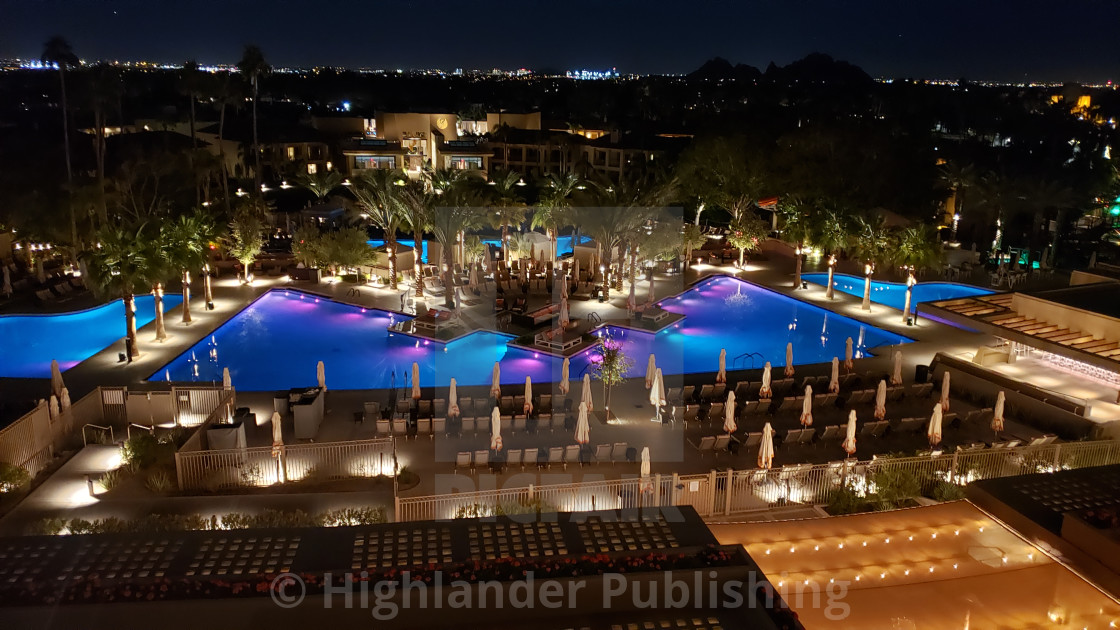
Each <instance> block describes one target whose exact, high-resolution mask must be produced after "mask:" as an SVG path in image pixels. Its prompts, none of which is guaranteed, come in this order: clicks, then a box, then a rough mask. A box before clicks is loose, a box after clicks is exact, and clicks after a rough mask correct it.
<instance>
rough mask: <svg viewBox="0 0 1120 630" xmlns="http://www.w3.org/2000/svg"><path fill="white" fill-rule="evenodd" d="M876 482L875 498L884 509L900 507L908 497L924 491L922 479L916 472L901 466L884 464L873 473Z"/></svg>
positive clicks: (872, 476) (872, 479) (872, 478)
mask: <svg viewBox="0 0 1120 630" xmlns="http://www.w3.org/2000/svg"><path fill="white" fill-rule="evenodd" d="M871 481H872V482H873V483H874V484H875V500H876V501H877V502H878V503H879V507H880V508H882V509H888V510H889V509H893V508H897V507H900V506H901V505H902V504H903V502H905V501H906V500H907V499H912V498H914V497H916V496H919V495H921V493H922V480H921V479H919V478H918V475H916V474H915V473H913V472H911V471H909V470H905V469H903V468H901V467H899V466H890V465H886V466H882V467H880V468H879V469H878V470H876V471H875V472H874V473H873V474H872V475H871Z"/></svg>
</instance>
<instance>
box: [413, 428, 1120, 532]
mask: <svg viewBox="0 0 1120 630" xmlns="http://www.w3.org/2000/svg"><path fill="white" fill-rule="evenodd" d="M1117 463H1120V442H1117V441H1112V440H1099V441H1089V442H1067V443H1060V444H1047V445H1043V446H1022V447H1018V448H1003V449H985V450H982V451H974V452H956V453H951V454H942V455H936V456H924V457H882V458H877V459H872V460H868V461H856V460H841V461H835V462H830V463H827V464H792V465H788V466H783V467H781V468H775V469H771V470H762V469H753V470H733V469H726V470H723V471H715V470H713V471H710V472H708V473H706V474H705V473H702V474H694V475H678V474H673V475H672V476H671V477H670V476H662V475H654V476H653V477H651V478H650V479H647V480H646V481H645V482H643V481H642V480H641V479H638V478H628V479H620V480H610V481H589V482H577V483H571V484H562V485H552V486H536V487H534V486H529V487H523V488H507V489H497V490H485V491H479V492H463V493H454V494H442V495H434V496H425V497H406V498H399V499H398V500H397V520H398V521H417V520H431V519H448V518H457V517H461V516H479V515H484V516H485V515H491V514H495V513H499V512H508V511H509V509H510V508H511V506H512V507H514V508H516V506H517V505H522V506H528V507H531V508H533V509H539V510H541V511H552V510H561V511H565V510H596V509H600V510H601V509H617V508H627V507H640V506H670V505H690V506H692V507H693V508H695V509H696V511H697V512H698V513H699V514H700V515H701V516H704V517H710V516H716V515H731V514H741V513H744V512H751V511H759V510H766V509H768V508H771V507H774V506H775V505H788V504H804V505H819V504H823V503H827V502H828V500H829V497H830V496H831V495H832V493H833V492H835V491H836V490H838V489H840V488H843V487H848V488H850V489H852V490H853V491H855V492H857V493H859V494H861V495H862V494H867V493H872V492H874V491H875V481H876V478H877V476H878V475H879V474H881V473H884V472H887V471H898V472H901V473H907V474H910V475H913V476H914V477H915V478H917V479H918V480H919V481H921V482H923V483H924V482H929V481H944V482H948V483H954V484H958V485H964V484H967V483H969V482H971V481H976V480H979V479H994V478H997V477H1008V476H1013V475H1023V474H1031V473H1048V472H1055V471H1058V470H1068V469H1073V468H1085V467H1090V466H1104V465H1109V464H1117Z"/></svg>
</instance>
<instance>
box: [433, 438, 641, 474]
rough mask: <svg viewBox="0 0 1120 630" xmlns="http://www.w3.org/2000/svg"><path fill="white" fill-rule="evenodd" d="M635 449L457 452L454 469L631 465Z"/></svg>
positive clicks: (613, 446) (575, 446)
mask: <svg viewBox="0 0 1120 630" xmlns="http://www.w3.org/2000/svg"><path fill="white" fill-rule="evenodd" d="M635 457H636V449H634V448H632V447H630V446H629V445H628V444H627V443H626V442H615V443H614V444H599V445H597V446H596V447H595V450H594V451H591V450H590V449H587V448H584V447H582V446H580V445H579V444H569V445H568V446H553V447H551V448H548V449H543V448H526V449H518V448H511V449H506V450H504V451H500V452H496V453H495V452H491V451H489V450H477V451H460V452H458V453H456V455H455V469H456V470H461V469H470V470H471V471H472V472H473V471H475V470H477V469H479V468H486V467H498V466H511V467H512V466H520V467H521V470H525V468H526V467H532V466H536V467H537V468H538V469H539V468H552V466H553V464H555V465H558V466H562V467H563V468H564V469H565V470H566V469H567V468H568V464H580V465H584V464H611V465H614V464H618V463H634V460H635Z"/></svg>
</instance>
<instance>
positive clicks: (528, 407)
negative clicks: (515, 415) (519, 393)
mask: <svg viewBox="0 0 1120 630" xmlns="http://www.w3.org/2000/svg"><path fill="white" fill-rule="evenodd" d="M522 410H523V411H524V412H525V413H532V412H533V379H532V378H530V377H528V376H526V377H525V407H524V408H523V409H522Z"/></svg>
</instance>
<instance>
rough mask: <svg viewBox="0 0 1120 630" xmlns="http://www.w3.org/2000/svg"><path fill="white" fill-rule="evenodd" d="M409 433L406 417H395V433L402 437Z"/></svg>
mask: <svg viewBox="0 0 1120 630" xmlns="http://www.w3.org/2000/svg"><path fill="white" fill-rule="evenodd" d="M405 433H408V420H405V419H404V418H394V419H393V435H395V436H398V437H401V436H404V434H405Z"/></svg>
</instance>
